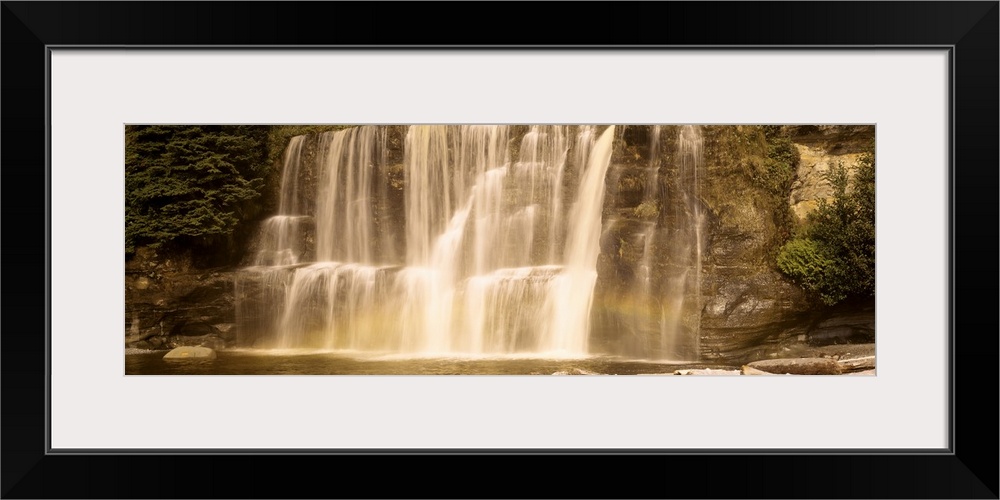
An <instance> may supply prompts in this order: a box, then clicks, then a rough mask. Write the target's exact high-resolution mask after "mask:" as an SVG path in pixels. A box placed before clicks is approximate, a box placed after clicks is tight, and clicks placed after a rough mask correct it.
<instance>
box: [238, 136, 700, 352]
mask: <svg viewBox="0 0 1000 500" xmlns="http://www.w3.org/2000/svg"><path fill="white" fill-rule="evenodd" d="M402 130H403V129H402V128H401V127H395V128H390V127H385V126H362V127H355V128H351V129H346V130H341V131H336V132H326V133H323V134H319V135H310V136H298V137H294V138H292V139H291V141H290V142H289V144H288V147H287V148H286V150H285V155H284V157H283V167H282V169H283V170H282V177H281V187H280V200H279V209H278V214H275V216H273V217H271V218H269V219H267V220H266V221H264V223H263V224H262V227H261V236H260V237H259V238H258V239H257V241H256V243H255V247H254V249H252V251H251V252H250V254H251V255H252V256H254V257H253V258H251V259H249V265H248V266H247V267H246V268H244V269H243V270H242V271H241V272H240V273H238V276H237V279H236V284H235V286H236V301H237V304H236V306H237V316H238V319H237V321H238V323H240V325H241V326H240V328H241V332H245V333H242V334H241V342H243V343H244V344H247V345H253V346H256V347H265V348H307V349H336V350H356V351H378V352H391V353H401V354H411V355H426V356H438V355H444V356H456V355H457V356H479V355H486V356H493V355H511V354H528V355H543V356H581V355H587V354H589V351H588V339H589V336H590V331H591V309H592V306H593V300H594V291H595V285H596V282H597V262H598V257H599V255H600V251H601V249H600V238H601V233H602V219H603V210H604V196H605V191H606V188H605V177H606V176H607V172H608V169H609V165H610V163H611V156H612V149H613V148H612V146H613V141H614V138H615V130H616V128H615V127H614V126H609V127H603V128H602V127H598V126H563V125H532V126H528V127H517V126H507V125H465V126H451V125H449V126H440V125H415V126H410V127H407V128H405V131H402ZM655 130H656V132H655V134H656V136H657V137H659V131H660V129H659V127H657V128H656V129H655ZM393 134H395V135H393ZM390 136H391V137H392V140H393V141H395V144H402V146H403V150H402V155H401V157H400V158H396V157H394V156H393V157H392V159H390V156H392V155H390V154H389V153H388V151H389V148H390V144H389V143H390V142H391V141H390ZM699 140H700V135H699ZM657 142H658V141H657ZM397 147H398V146H397ZM692 147H693V146H692ZM698 147H699V148H700V146H698ZM657 148H658V146H657ZM397 151H398V149H397ZM697 154H698V155H700V149H699V152H698V153H697ZM658 155H659V153H658V149H657V156H658ZM694 156H697V155H694ZM694 156H692V158H694ZM698 158H699V159H697V160H695V159H692V161H700V156H699V157H698ZM654 168H655V165H653V164H652V163H651V165H650V169H654ZM693 168H694V167H693ZM695 170H696V168H695ZM399 174H401V175H402V182H399V181H400V177H399ZM654 174H655V175H659V173H658V169H656V172H650V176H651V177H650V178H651V179H652V180H651V181H650V185H651V186H655V185H656V184H658V182H657V177H654ZM394 175H395V177H393V176H394ZM695 175H697V174H696V173H695ZM695 183H696V179H695ZM650 189H651V190H652V189H653V188H650ZM650 193H651V194H650V196H651V197H655V196H658V195H655V196H654V194H652V193H653V191H650ZM692 196H693V197H695V198H696V197H697V194H696V193H694V194H692ZM651 199H652V198H651ZM394 200H400V201H401V203H397V202H395V201H394ZM394 203H395V204H394ZM695 208H696V207H695ZM699 217H700V216H697V215H696V216H695V218H696V219H697V218H699ZM655 230H656V226H655V225H654V226H652V229H651V232H650V234H649V235H648V236H647V238H646V246H647V247H648V248H646V249H645V251H644V260H648V259H649V258H652V252H653V251H654V249H653V246H654V245H653V242H654V237H653V232H652V231H655ZM696 248H697V252H698V254H699V257H698V258H699V259H700V246H697V247H696ZM689 264H690V262H689ZM695 267H698V266H695ZM695 281H697V280H695ZM688 282H690V280H686V281H685V283H688ZM664 318H665V319H664V320H665V321H667V322H668V323H669V321H671V320H672V318H673V316H670V315H668V314H666V313H664ZM664 328H665V330H664V332H666V331H667V330H669V329H670V327H669V325H668V326H665V327H664ZM666 334H667V333H665V335H666Z"/></svg>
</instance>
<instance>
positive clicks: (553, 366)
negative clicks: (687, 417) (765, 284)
mask: <svg viewBox="0 0 1000 500" xmlns="http://www.w3.org/2000/svg"><path fill="white" fill-rule="evenodd" d="M164 354H166V351H155V352H145V353H139V354H129V355H127V356H125V374H126V375H641V374H650V375H655V374H672V373H673V372H674V371H676V370H681V369H690V368H726V367H722V366H719V365H709V364H692V363H675V362H664V361H637V360H633V359H626V358H620V357H614V356H590V357H576V358H563V359H560V358H544V357H516V356H504V357H483V358H456V357H413V356H408V357H402V356H399V355H393V354H385V355H380V354H374V353H345V352H342V351H341V352H315V351H311V352H310V351H299V352H295V351H260V350H257V351H255V350H243V351H228V350H227V351H219V352H217V355H218V357H217V358H216V359H214V360H165V359H163V355H164ZM728 369H732V368H728Z"/></svg>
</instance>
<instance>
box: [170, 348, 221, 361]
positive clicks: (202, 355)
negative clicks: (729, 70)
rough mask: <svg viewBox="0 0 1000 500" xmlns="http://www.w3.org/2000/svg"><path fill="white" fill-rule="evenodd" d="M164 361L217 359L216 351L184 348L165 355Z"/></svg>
mask: <svg viewBox="0 0 1000 500" xmlns="http://www.w3.org/2000/svg"><path fill="white" fill-rule="evenodd" d="M163 359H206V360H207V359H215V351H214V350H212V349H209V348H207V347H197V346H182V347H178V348H176V349H174V350H172V351H170V352H168V353H167V354H165V355H164V356H163Z"/></svg>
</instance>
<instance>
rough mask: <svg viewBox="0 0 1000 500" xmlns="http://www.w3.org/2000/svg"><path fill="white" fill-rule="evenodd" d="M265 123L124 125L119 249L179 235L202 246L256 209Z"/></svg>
mask: <svg viewBox="0 0 1000 500" xmlns="http://www.w3.org/2000/svg"><path fill="white" fill-rule="evenodd" d="M267 138H268V127H262V126H239V125H235V126H172V125H152V126H128V127H126V130H125V253H126V255H130V254H132V253H133V252H134V251H135V247H136V246H137V245H151V246H159V245H162V244H165V243H171V242H178V241H181V240H183V241H185V242H187V243H192V244H195V245H201V246H210V245H213V244H215V243H218V242H219V241H220V240H225V239H227V238H229V237H231V236H232V235H233V233H234V231H236V230H237V229H238V228H239V226H240V224H241V222H242V221H243V220H246V219H249V218H252V217H253V216H255V215H256V212H257V208H256V207H255V205H254V204H253V201H254V200H256V199H257V198H259V197H260V196H261V189H262V188H263V187H264V182H263V178H264V176H265V175H267V173H268V170H269V166H268V164H267V163H266V158H267Z"/></svg>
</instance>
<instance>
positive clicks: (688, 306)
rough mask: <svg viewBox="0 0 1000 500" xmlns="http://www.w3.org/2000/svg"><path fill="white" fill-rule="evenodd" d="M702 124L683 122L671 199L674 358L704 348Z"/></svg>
mask: <svg viewBox="0 0 1000 500" xmlns="http://www.w3.org/2000/svg"><path fill="white" fill-rule="evenodd" d="M703 143H704V141H703V139H702V134H701V127H700V126H696V125H685V126H682V127H680V129H679V131H678V136H677V147H676V154H675V159H674V167H675V168H676V174H675V176H674V178H675V180H676V186H675V188H674V189H673V190H672V193H673V195H674V198H675V199H674V200H672V201H671V202H670V203H668V205H669V207H670V213H669V214H668V215H669V217H670V219H669V220H670V221H671V227H670V231H669V234H670V238H669V240H668V247H667V249H666V254H667V257H668V262H669V263H670V270H669V271H668V272H667V275H666V283H665V287H664V293H663V301H662V303H661V304H660V322H659V327H660V349H661V350H662V352H664V353H666V357H668V358H670V359H674V360H697V359H698V357H699V353H700V347H699V335H698V333H699V330H700V323H701V302H702V299H701V259H702V247H703V241H702V237H703V236H702V232H703V227H704V224H705V220H704V216H703V214H702V206H701V201H700V198H699V193H698V190H699V186H700V183H699V180H698V178H699V171H700V170H701V169H702V168H703V165H702V164H703V154H702V151H703Z"/></svg>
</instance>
